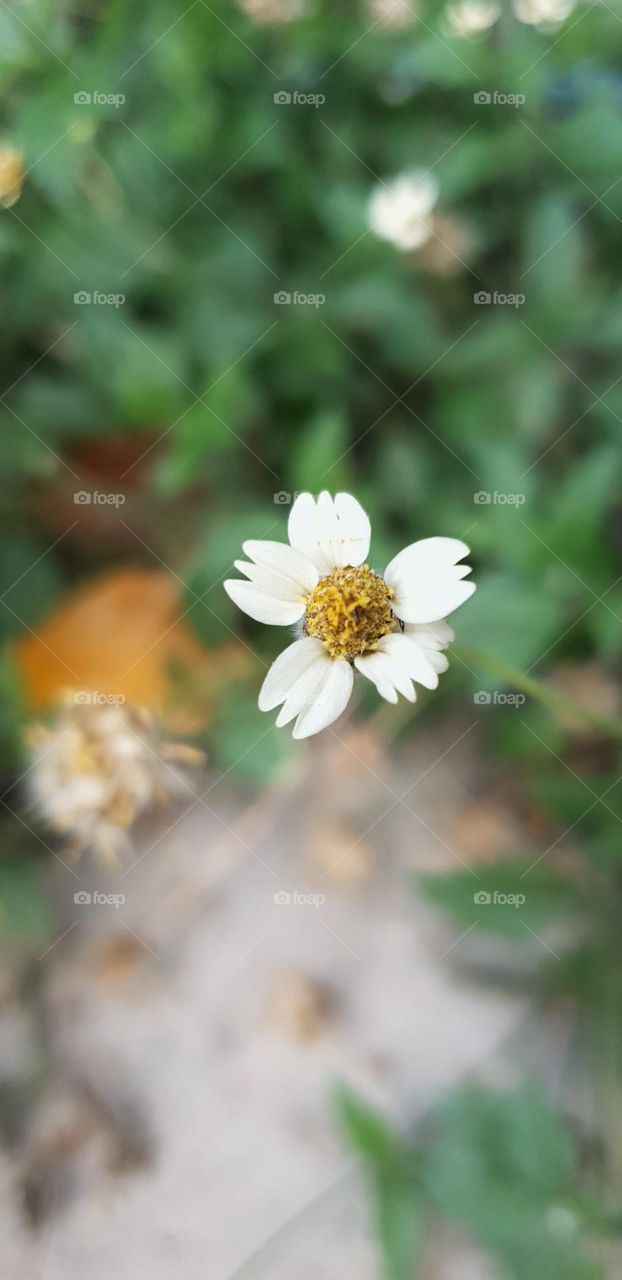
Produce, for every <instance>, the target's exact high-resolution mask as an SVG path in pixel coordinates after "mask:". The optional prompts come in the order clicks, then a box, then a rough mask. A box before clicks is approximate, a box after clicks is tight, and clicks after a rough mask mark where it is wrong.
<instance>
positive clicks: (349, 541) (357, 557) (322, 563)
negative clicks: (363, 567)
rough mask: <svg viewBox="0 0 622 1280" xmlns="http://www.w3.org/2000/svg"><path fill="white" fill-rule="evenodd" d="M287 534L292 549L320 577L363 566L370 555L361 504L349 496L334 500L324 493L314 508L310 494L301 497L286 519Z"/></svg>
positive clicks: (365, 517)
mask: <svg viewBox="0 0 622 1280" xmlns="http://www.w3.org/2000/svg"><path fill="white" fill-rule="evenodd" d="M287 532H288V536H289V540H290V542H291V545H292V547H294V548H295V549H296V550H297V551H299V552H301V553H302V554H303V555H304V556H306V557H308V558H309V559H310V560H312V561H313V563H314V564H315V565H317V568H318V569H319V571H320V573H321V574H327V573H330V571H331V569H335V568H344V567H345V566H346V565H358V564H363V562H364V560H365V559H366V557H367V554H368V551H369V542H370V538H371V525H370V523H369V517H368V516H367V515H366V513H365V511H364V510H363V508H362V506H361V504H360V502H357V500H356V498H353V497H352V495H351V494H349V493H338V494H336V496H335V499H334V500H333V499H332V498H331V496H330V494H329V493H327V492H326V491H324V492H323V493H321V494H320V496H319V498H318V499H317V504H316V502H315V500H314V498H313V496H312V495H311V494H310V493H301V494H300V495H299V497H298V498H297V499H296V501H295V503H294V505H293V507H292V509H291V512H290V516H289V522H288V526H287Z"/></svg>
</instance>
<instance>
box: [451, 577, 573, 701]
mask: <svg viewBox="0 0 622 1280" xmlns="http://www.w3.org/2000/svg"><path fill="white" fill-rule="evenodd" d="M545 554H546V555H547V558H549V557H548V553H545ZM563 617H564V610H563V605H562V603H561V602H560V601H558V600H556V599H555V597H554V596H553V595H552V593H551V592H545V591H543V589H542V586H541V585H539V584H538V583H536V582H521V581H519V580H518V579H516V578H512V577H511V576H510V575H509V574H507V573H495V574H490V573H489V574H487V575H482V577H481V579H480V582H479V585H478V588H477V591H476V592H475V595H474V596H473V597H472V599H471V600H469V601H468V603H467V604H466V605H465V607H464V609H463V610H461V611H460V616H459V619H457V621H456V627H457V633H458V635H459V640H460V645H465V646H468V645H473V646H474V647H475V646H476V645H478V646H480V647H481V645H482V642H483V640H482V638H483V637H485V647H486V651H487V652H488V653H490V655H491V657H495V658H499V659H501V660H502V661H503V662H506V663H507V665H508V666H515V667H518V668H520V670H521V671H524V670H525V669H526V668H527V667H529V665H530V664H531V663H532V662H534V661H535V660H536V658H539V657H540V656H541V655H542V654H543V653H544V652H545V650H546V649H547V648H548V647H549V645H551V644H552V642H553V641H554V640H555V639H557V637H558V636H559V634H560V630H563V627H562V626H561V624H562V620H563ZM480 687H481V688H483V689H486V688H494V687H496V686H495V685H494V682H493V683H492V684H491V680H490V679H489V678H486V679H484V680H483V681H482V683H481V684H480Z"/></svg>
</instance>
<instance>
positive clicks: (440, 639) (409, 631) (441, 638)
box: [406, 619, 456, 649]
mask: <svg viewBox="0 0 622 1280" xmlns="http://www.w3.org/2000/svg"><path fill="white" fill-rule="evenodd" d="M406 635H407V636H410V635H412V636H413V638H414V639H415V640H419V641H420V642H421V643H422V644H423V645H424V646H425V648H426V649H432V648H433V649H446V648H447V645H448V644H453V642H454V640H455V638H456V633H455V631H453V630H452V628H451V627H450V625H449V623H448V622H445V621H444V619H441V620H440V621H439V622H427V623H424V624H423V625H422V626H418V625H415V624H412V623H407V624H406Z"/></svg>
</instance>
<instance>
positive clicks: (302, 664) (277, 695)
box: [259, 636, 327, 711]
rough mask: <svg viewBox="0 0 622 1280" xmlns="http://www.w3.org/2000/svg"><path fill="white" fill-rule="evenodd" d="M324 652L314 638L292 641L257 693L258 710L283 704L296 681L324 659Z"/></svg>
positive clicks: (268, 709)
mask: <svg viewBox="0 0 622 1280" xmlns="http://www.w3.org/2000/svg"><path fill="white" fill-rule="evenodd" d="M326 656H327V655H326V650H325V649H324V645H323V644H322V641H321V640H318V639H317V638H316V637H315V636H304V637H303V639H302V640H294V643H293V644H290V645H288V647H287V649H284V650H283V652H282V653H280V654H279V656H278V658H275V660H274V662H273V663H272V666H271V667H270V670H269V671H268V674H267V676H266V678H265V680H264V682H263V684H262V686H261V689H260V691H259V710H260V711H272V709H273V707H278V706H279V705H280V703H281V702H285V699H286V698H287V696H288V694H290V693H291V691H292V689H293V687H294V685H295V684H296V681H297V680H299V679H300V676H303V675H304V674H305V672H306V671H307V670H308V669H309V667H311V666H313V664H314V663H315V662H316V661H317V659H318V658H325V657H326Z"/></svg>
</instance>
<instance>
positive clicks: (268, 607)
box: [223, 578, 305, 627]
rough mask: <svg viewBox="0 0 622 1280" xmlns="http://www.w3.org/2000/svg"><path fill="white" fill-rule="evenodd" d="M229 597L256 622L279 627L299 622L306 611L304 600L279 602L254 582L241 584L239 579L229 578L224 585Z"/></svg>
mask: <svg viewBox="0 0 622 1280" xmlns="http://www.w3.org/2000/svg"><path fill="white" fill-rule="evenodd" d="M223 586H224V588H225V591H226V592H227V595H228V596H230V597H231V599H232V600H233V602H234V604H237V606H238V609H243V611H244V613H247V614H248V615H249V617H250V618H254V619H255V622H267V623H271V624H272V625H273V626H277V627H287V626H290V625H291V623H292V622H299V621H300V619H301V618H302V615H303V613H304V611H305V606H304V600H300V601H291V602H290V601H288V600H279V599H278V598H277V597H276V596H274V595H269V594H268V593H267V592H266V591H260V590H259V588H258V587H256V586H254V584H253V583H252V582H240V581H239V579H237V578H228V579H227V581H226V582H225V583H223Z"/></svg>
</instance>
